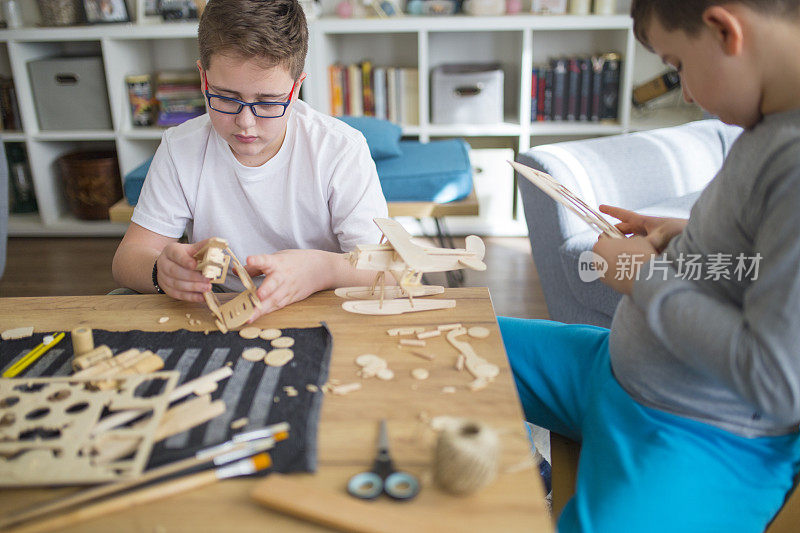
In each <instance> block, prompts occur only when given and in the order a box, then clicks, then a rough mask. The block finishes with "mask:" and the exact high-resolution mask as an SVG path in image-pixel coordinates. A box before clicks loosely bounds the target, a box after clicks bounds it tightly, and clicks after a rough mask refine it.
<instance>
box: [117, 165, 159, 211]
mask: <svg viewBox="0 0 800 533" xmlns="http://www.w3.org/2000/svg"><path fill="white" fill-rule="evenodd" d="M152 162H153V158H152V157H151V158H150V159H148V160H147V161H145V162H144V163H142V164H141V165H139V166H138V167H136V168H135V169H133V170H131V171H130V172H128V173H127V174H125V179H124V180H123V185H122V187H123V189H125V198H126V199H127V200H128V203H129V204H130V205H136V202H138V201H139V194H141V192H142V185H144V178H145V177H147V171H148V170H150V163H152Z"/></svg>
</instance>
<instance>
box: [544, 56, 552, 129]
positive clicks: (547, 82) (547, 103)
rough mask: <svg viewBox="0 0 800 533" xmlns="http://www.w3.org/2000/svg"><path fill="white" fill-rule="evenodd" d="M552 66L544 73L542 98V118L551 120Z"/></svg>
mask: <svg viewBox="0 0 800 533" xmlns="http://www.w3.org/2000/svg"><path fill="white" fill-rule="evenodd" d="M553 76H554V72H553V68H552V67H548V68H547V69H546V70H545V73H544V98H543V99H542V117H543V118H542V120H553Z"/></svg>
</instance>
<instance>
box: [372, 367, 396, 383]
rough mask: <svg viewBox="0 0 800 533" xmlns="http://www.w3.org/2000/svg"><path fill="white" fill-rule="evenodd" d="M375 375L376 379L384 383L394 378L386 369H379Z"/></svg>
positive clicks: (392, 373)
mask: <svg viewBox="0 0 800 533" xmlns="http://www.w3.org/2000/svg"><path fill="white" fill-rule="evenodd" d="M375 375H376V376H378V379H382V380H384V381H389V380H390V379H393V378H394V372H392V371H391V370H390V369H388V368H381V369H380V370H378V373H377V374H375Z"/></svg>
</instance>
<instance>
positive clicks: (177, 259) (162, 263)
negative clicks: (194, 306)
mask: <svg viewBox="0 0 800 533" xmlns="http://www.w3.org/2000/svg"><path fill="white" fill-rule="evenodd" d="M206 242H207V240H206V241H201V242H196V243H194V244H180V243H177V242H173V243H170V244H168V245H167V246H165V247H164V249H163V250H162V251H161V255H159V256H158V259H157V260H156V262H157V263H158V286H159V287H161V290H163V291H164V292H165V293H167V294H169V295H170V296H172V297H173V298H176V299H178V300H186V301H187V302H204V301H205V300H204V299H203V293H204V292H208V291H210V290H211V283H210V282H209V280H208V279H207V278H205V277H203V274H201V273H200V272H198V271H196V270H195V267H197V261H196V260H195V258H194V254H196V253H197V251H198V250H200V248H202V247H203V246H204V245H205V244H206Z"/></svg>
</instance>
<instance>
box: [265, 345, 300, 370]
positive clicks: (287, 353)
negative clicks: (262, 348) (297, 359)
mask: <svg viewBox="0 0 800 533" xmlns="http://www.w3.org/2000/svg"><path fill="white" fill-rule="evenodd" d="M293 358H294V352H293V351H292V350H288V349H286V348H279V349H277V350H270V351H269V352H267V355H266V357H264V363H266V364H268V365H269V366H283V365H285V364H286V363H288V362H289V361H291V360H292V359H293Z"/></svg>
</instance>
